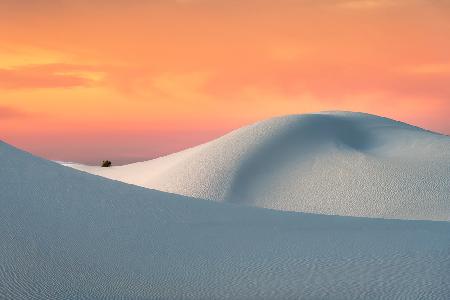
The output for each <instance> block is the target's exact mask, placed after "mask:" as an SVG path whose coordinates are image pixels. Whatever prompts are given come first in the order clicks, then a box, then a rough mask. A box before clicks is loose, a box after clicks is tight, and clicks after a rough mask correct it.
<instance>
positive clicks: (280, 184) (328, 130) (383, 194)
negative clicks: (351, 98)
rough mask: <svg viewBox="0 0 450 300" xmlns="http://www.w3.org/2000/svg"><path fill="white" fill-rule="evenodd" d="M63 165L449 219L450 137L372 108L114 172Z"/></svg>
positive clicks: (265, 203) (171, 187)
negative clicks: (376, 113)
mask: <svg viewBox="0 0 450 300" xmlns="http://www.w3.org/2000/svg"><path fill="white" fill-rule="evenodd" d="M66 165H68V166H70V167H73V168H75V169H78V170H82V171H85V172H89V173H92V174H96V175H100V176H104V177H107V178H110V179H115V180H119V181H123V182H126V183H130V184H134V185H138V186H142V187H146V188H151V189H157V190H161V191H165V192H170V193H176V194H180V195H185V196H191V197H196V198H202V199H208V200H214V201H218V202H231V203H238V204H243V205H250V206H257V207H264V208H272V209H277V210H287V211H298V212H312V213H320V214H331V215H344V216H362V217H381V218H397V219H420V220H450V137H448V136H444V135H440V134H437V133H433V132H430V131H426V130H424V129H421V128H418V127H415V126H412V125H408V124H405V123H402V122H398V121H394V120H391V119H388V118H384V117H379V116H375V115H370V114H365V113H354V112H322V113H316V114H304V115H291V116H284V117H277V118H273V119H269V120H265V121H262V122H258V123H256V124H253V125H250V126H246V127H243V128H240V129H237V130H235V131H233V132H231V133H229V134H226V135H225V136H223V137H220V138H218V139H216V140H213V141H211V142H208V143H205V144H202V145H199V146H197V147H193V148H190V149H187V150H184V151H181V152H178V153H174V154H171V155H168V156H165V157H161V158H157V159H154V160H150V161H146V162H139V163H134V164H130V165H125V166H118V167H112V168H100V167H91V166H84V165H79V164H66Z"/></svg>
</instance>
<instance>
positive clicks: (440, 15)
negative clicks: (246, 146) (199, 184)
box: [0, 0, 450, 164]
mask: <svg viewBox="0 0 450 300" xmlns="http://www.w3.org/2000/svg"><path fill="white" fill-rule="evenodd" d="M323 110H327V111H328V110H350V111H362V112H368V113H373V114H377V115H382V116H386V117H390V118H394V119H396V120H400V121H404V122H407V123H410V124H414V125H417V126H420V127H423V128H426V129H429V130H433V131H437V132H440V133H444V134H450V1H447V0H423V1H421V0H359V1H354V0H276V1H275V0H272V1H269V0H153V1H152V0H148V1H143V0H89V1H86V0H79V1H68V0H59V1H57V0H35V1H33V0H27V1H25V0H23V1H21V0H0V140H3V141H5V142H8V143H11V144H13V145H15V146H17V147H19V148H22V149H25V150H27V151H30V152H32V153H34V154H36V155H39V156H42V157H45V158H48V159H53V160H62V161H73V162H82V163H88V164H98V163H99V161H101V160H104V159H109V160H112V161H113V164H114V163H115V164H123V163H128V162H134V161H140V160H145V159H151V158H154V157H158V156H161V155H165V154H168V153H172V152H175V151H179V150H181V149H184V148H187V147H191V146H194V145H197V144H200V143H203V142H206V141H208V140H211V139H213V138H216V137H218V136H220V135H223V134H224V133H226V132H229V131H231V130H233V129H236V128H239V127H241V126H243V125H247V124H250V123H253V122H256V121H258V120H262V119H266V118H270V117H273V116H279V115H285V114H299V113H309V112H317V111H323Z"/></svg>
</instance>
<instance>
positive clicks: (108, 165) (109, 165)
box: [102, 160, 112, 168]
mask: <svg viewBox="0 0 450 300" xmlns="http://www.w3.org/2000/svg"><path fill="white" fill-rule="evenodd" d="M111 165H112V163H111V162H110V161H109V160H104V161H103V162H102V167H104V168H108V167H111Z"/></svg>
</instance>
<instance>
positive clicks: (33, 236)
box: [0, 117, 450, 300]
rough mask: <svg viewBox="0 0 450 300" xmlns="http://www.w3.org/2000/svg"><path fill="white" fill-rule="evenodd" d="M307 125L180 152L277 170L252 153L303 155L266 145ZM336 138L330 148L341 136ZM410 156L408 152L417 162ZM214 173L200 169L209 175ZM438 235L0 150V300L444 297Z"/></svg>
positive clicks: (445, 260)
mask: <svg viewBox="0 0 450 300" xmlns="http://www.w3.org/2000/svg"><path fill="white" fill-rule="evenodd" d="M310 118H312V119H314V118H315V117H289V118H287V119H278V121H277V120H275V123H274V124H273V126H267V124H270V123H271V122H272V121H270V122H269V123H262V124H260V125H256V127H248V128H246V129H244V130H243V131H241V133H240V134H243V136H245V137H247V138H250V137H251V136H252V135H246V134H245V133H246V132H251V131H253V130H254V129H255V128H258V127H259V126H261V125H263V127H261V128H267V129H266V130H263V131H258V130H256V131H254V132H259V133H260V134H261V135H262V136H266V138H265V139H262V138H261V136H255V137H254V139H253V140H242V139H241V138H238V137H240V134H236V133H234V134H231V135H228V136H227V137H225V138H222V140H219V141H217V142H215V144H214V143H212V144H210V145H209V146H203V147H204V148H202V147H200V150H191V151H192V152H191V154H190V155H191V158H194V157H196V156H197V157H199V155H200V154H199V152H201V151H205V153H222V155H224V156H225V157H222V160H220V162H222V163H223V162H231V161H230V160H229V157H236V158H238V157H240V155H239V154H238V153H239V151H243V150H246V149H253V150H254V151H256V152H257V153H260V155H261V156H260V158H258V159H257V161H260V162H262V163H268V164H269V165H272V166H273V167H274V166H276V165H277V163H279V162H278V161H275V162H272V161H270V159H269V158H268V157H267V156H266V155H269V154H270V153H272V152H273V151H275V150H276V151H281V152H280V155H279V158H280V160H281V161H283V159H282V158H286V157H287V158H288V157H291V154H290V152H291V151H294V152H297V151H298V149H297V148H299V149H303V147H300V146H301V145H296V146H295V147H293V148H292V149H282V148H279V147H278V146H277V145H278V143H279V142H275V141H277V139H278V138H280V139H281V140H284V139H286V141H289V140H290V139H288V137H278V138H275V137H274V134H275V133H278V132H279V130H280V128H281V129H283V128H284V129H283V131H284V132H285V133H286V134H288V133H292V134H294V135H295V136H296V133H297V132H298V130H299V129H298V128H297V127H296V126H294V127H292V128H291V129H289V128H290V126H292V124H291V120H297V119H298V120H302V119H305V120H308V122H307V124H309V119H310ZM319 119H320V118H319ZM325 119H326V118H325ZM283 120H284V121H283ZM279 121H281V123H279V124H278V122H279ZM286 122H287V123H286ZM333 122H334V121H333ZM300 123H301V122H300ZM283 124H284V125H283ZM326 124H327V123H326V122H325V124H323V126H325V125H326ZM333 124H334V123H333ZM266 126H267V127H266ZM330 126H331V124H330ZM300 127H302V126H300ZM313 127H315V126H313ZM332 127H334V126H331V127H327V128H332ZM269 128H271V130H269ZM362 129H363V128H362ZM362 129H361V130H362ZM400 131H401V132H402V133H403V134H405V135H407V132H403V131H402V130H400ZM300 132H301V130H300ZM327 132H328V130H326V131H321V130H319V131H318V132H315V133H314V134H312V136H311V138H314V139H316V141H317V144H319V145H314V149H319V150H320V149H321V151H326V150H325V148H326V147H327V145H328V143H325V144H323V145H321V144H322V143H324V142H323V139H325V138H328V137H327V135H328V133H327ZM338 132H340V133H341V134H343V136H342V137H340V139H339V141H345V140H346V138H347V137H352V136H353V135H354V134H355V133H353V132H352V131H339V130H338ZM412 132H415V131H412ZM237 133H239V131H238V132H237ZM304 134H306V133H304ZM335 134H336V133H333V134H332V136H335ZM347 134H349V135H348V136H347ZM414 134H417V133H414ZM419 134H424V135H425V136H428V134H427V133H420V131H419ZM270 137H272V138H270ZM233 139H236V143H235V147H234V148H233V147H229V148H228V149H229V150H230V151H231V149H235V152H234V153H227V152H226V151H223V149H220V146H221V145H227V144H228V143H229V142H230V140H231V141H233ZM238 141H241V143H239V142H238ZM270 141H272V142H270ZM430 141H434V138H433V137H432V136H430ZM398 142H399V143H400V144H402V143H401V141H398ZM349 143H350V142H349ZM256 144H259V145H260V147H257V146H256ZM214 145H215V146H214ZM332 145H334V144H332ZM345 145H346V146H344V145H341V146H336V145H334V147H335V149H340V148H339V147H343V148H344V149H346V150H345V151H348V152H350V153H353V152H352V151H355V152H358V151H357V150H347V147H348V148H351V149H362V148H364V149H366V150H365V151H367V152H368V151H369V149H370V151H375V148H374V147H370V148H369V147H368V144H366V143H364V144H363V145H362V144H354V143H350V144H345ZM422 146H423V147H425V145H421V147H420V148H419V149H418V150H417V152H418V153H420V151H422V152H423V153H428V154H430V153H431V152H430V151H431V150H429V149H423V147H422ZM431 148H432V149H433V150H436V148H435V146H433V147H431ZM202 149H205V150H202ZM307 149H309V148H308V147H306V150H304V151H305V153H309V152H308V151H307ZM213 150H215V151H213ZM282 150H285V152H283V151H282ZM319 150H317V151H319ZM196 151H199V152H196ZM342 151H343V150H342ZM377 151H378V153H384V154H385V157H390V156H391V155H392V154H396V152H394V153H391V152H389V151H388V150H385V151H381V150H377ZM186 153H189V152H185V154H183V155H187V154H186ZM246 153H247V152H246ZM327 153H328V152H327ZM313 154H314V153H310V155H313ZM214 155H219V154H214ZM228 155H229V156H228ZM245 155H247V156H251V153H247V154H245ZM414 155H416V154H414ZM424 155H425V154H424ZM436 155H442V154H440V153H436ZM174 157H175V158H176V157H180V156H178V155H175V156H174ZM215 157H216V156H214V157H210V158H207V157H205V159H212V158H215ZM269 157H271V155H269ZM186 159H187V157H186ZM168 160H169V161H171V162H172V163H175V162H176V160H175V159H174V158H170V159H168ZM162 161H164V159H163V160H159V162H162ZM182 161H183V159H182ZM207 161H208V160H207ZM300 161H302V160H300ZM392 161H393V160H392ZM186 162H187V160H186ZM244 162H246V163H247V164H249V166H251V163H250V162H251V160H250V161H248V160H245V159H244V158H241V159H240V160H238V161H236V164H237V165H242V164H243V163H244ZM198 163H199V165H198V167H203V168H208V163H205V162H202V163H200V162H198ZM161 164H162V163H161ZM165 165H166V166H168V165H167V164H165ZM137 166H139V164H138V165H137ZM179 166H180V165H177V164H174V168H176V167H179ZM219 166H220V165H218V164H213V163H211V165H210V167H211V168H212V169H213V170H215V171H217V170H218V168H219ZM233 166H235V165H232V166H227V168H228V169H227V170H229V168H233ZM246 169H247V170H252V168H251V167H247V168H246ZM169 170H170V169H168V170H167V171H169ZM180 170H182V169H180ZM190 170H196V169H195V168H194V169H190ZM281 170H283V168H281ZM288 170H291V169H289V168H288ZM333 170H335V171H336V169H333ZM170 171H171V172H173V169H172V170H170ZM255 172H256V171H255ZM172 174H174V173H172ZM200 174H204V176H206V174H214V173H213V172H207V170H206V169H205V170H203V173H200ZM224 174H227V173H226V172H223V173H222V175H224ZM252 174H256V173H252ZM219 175H220V174H218V175H217V176H219ZM335 175H336V174H335ZM184 176H187V175H186V173H183V176H181V177H180V178H185V177H184ZM237 178H238V177H237ZM191 179H192V180H196V179H197V178H196V177H195V176H194V174H193V175H192V178H191ZM444 179H446V178H442V180H444ZM214 180H218V178H215V179H214ZM262 182H269V181H268V179H264V180H262ZM182 183H183V184H185V183H184V182H182ZM322 183H323V184H327V182H322ZM317 186H318V187H319V186H320V185H317ZM218 187H220V185H218ZM236 195H239V193H237V192H236ZM228 197H229V196H228ZM227 199H229V198H227ZM267 199H268V198H267ZM277 199H278V198H277ZM280 199H281V198H280ZM374 199H375V200H377V198H374ZM427 199H428V198H424V199H422V201H423V202H426V201H427ZM432 199H435V198H432ZM375 200H374V201H375ZM444 200H445V199H444ZM435 204H439V203H435ZM426 207H431V205H430V204H427V205H426ZM440 207H444V206H442V205H441V206H440ZM409 209H412V208H409ZM431 211H432V212H435V211H436V210H435V209H434V208H433V209H431ZM449 232H450V222H432V221H401V220H381V219H369V218H353V217H336V216H324V215H313V214H304V213H295V212H282V211H275V210H267V209H260V208H252V207H247V206H238V205H230V204H227V203H215V202H212V201H204V200H196V199H193V198H187V197H182V196H177V195H173V194H168V193H163V192H159V191H153V190H148V189H144V188H140V187H136V186H131V185H126V184H123V183H120V182H115V181H111V180H109V179H105V178H101V177H98V176H93V175H90V174H86V173H83V172H79V171H76V170H73V169H70V168H66V167H63V166H61V165H58V164H56V163H53V162H49V161H45V160H42V159H39V158H37V157H34V156H32V155H30V154H27V153H24V152H22V151H19V150H17V149H15V148H13V147H10V146H8V145H6V144H4V143H2V142H0V299H14V300H17V299H300V298H304V299H394V298H396V299H420V298H423V299H448V298H449V297H450V272H449V270H450V260H449V255H450V254H449V245H450V235H449Z"/></svg>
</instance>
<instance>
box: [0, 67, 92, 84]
mask: <svg viewBox="0 0 450 300" xmlns="http://www.w3.org/2000/svg"><path fill="white" fill-rule="evenodd" d="M100 78H101V72H99V71H97V70H94V69H93V68H92V67H89V66H76V65H67V64H43V65H26V66H18V67H15V68H8V69H0V88H3V89H38V88H70V87H77V86H89V85H92V84H93V83H95V81H98V80H100Z"/></svg>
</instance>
